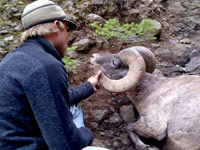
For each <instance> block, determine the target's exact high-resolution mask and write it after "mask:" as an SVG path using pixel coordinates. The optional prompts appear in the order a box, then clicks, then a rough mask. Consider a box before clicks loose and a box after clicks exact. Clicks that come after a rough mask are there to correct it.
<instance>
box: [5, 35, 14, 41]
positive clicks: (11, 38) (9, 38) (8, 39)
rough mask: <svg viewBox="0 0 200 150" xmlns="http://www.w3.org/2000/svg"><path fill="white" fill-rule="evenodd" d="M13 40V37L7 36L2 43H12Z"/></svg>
mask: <svg viewBox="0 0 200 150" xmlns="http://www.w3.org/2000/svg"><path fill="white" fill-rule="evenodd" d="M13 40H14V36H12V35H11V36H9V37H6V38H4V41H5V42H9V41H13Z"/></svg>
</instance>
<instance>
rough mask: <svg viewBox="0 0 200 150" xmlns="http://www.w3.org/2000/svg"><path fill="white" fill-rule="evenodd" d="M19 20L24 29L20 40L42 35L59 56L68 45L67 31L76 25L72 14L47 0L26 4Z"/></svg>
mask: <svg viewBox="0 0 200 150" xmlns="http://www.w3.org/2000/svg"><path fill="white" fill-rule="evenodd" d="M21 21H22V24H23V27H24V29H25V31H24V32H23V33H22V36H21V41H25V40H26V39H27V38H28V37H33V36H43V37H45V38H46V39H47V40H49V41H50V43H51V44H52V45H53V46H54V47H55V48H56V50H57V51H58V52H59V53H60V55H61V57H63V56H64V53H65V51H66V48H67V46H68V33H67V31H69V30H74V29H75V28H76V27H77V25H76V24H75V23H74V21H73V18H72V16H70V15H67V14H65V12H64V11H63V9H62V8H61V7H60V6H58V5H56V4H55V3H54V2H52V1H49V0H37V1H35V2H33V3H31V4H29V5H27V6H26V7H25V9H24V11H23V14H22V17H21Z"/></svg>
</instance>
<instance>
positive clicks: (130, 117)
mask: <svg viewBox="0 0 200 150" xmlns="http://www.w3.org/2000/svg"><path fill="white" fill-rule="evenodd" d="M120 116H121V117H122V119H123V120H124V121H125V122H126V123H131V122H133V121H135V114H134V111H133V106H132V105H124V106H122V107H121V108H120Z"/></svg>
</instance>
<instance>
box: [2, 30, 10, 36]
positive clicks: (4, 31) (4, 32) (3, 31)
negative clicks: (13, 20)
mask: <svg viewBox="0 0 200 150" xmlns="http://www.w3.org/2000/svg"><path fill="white" fill-rule="evenodd" d="M7 33H9V31H8V30H1V31H0V34H1V35H3V34H7Z"/></svg>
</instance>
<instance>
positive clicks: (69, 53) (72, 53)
mask: <svg viewBox="0 0 200 150" xmlns="http://www.w3.org/2000/svg"><path fill="white" fill-rule="evenodd" d="M67 56H68V57H69V58H73V59H77V58H78V53H77V52H76V51H70V52H67Z"/></svg>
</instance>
